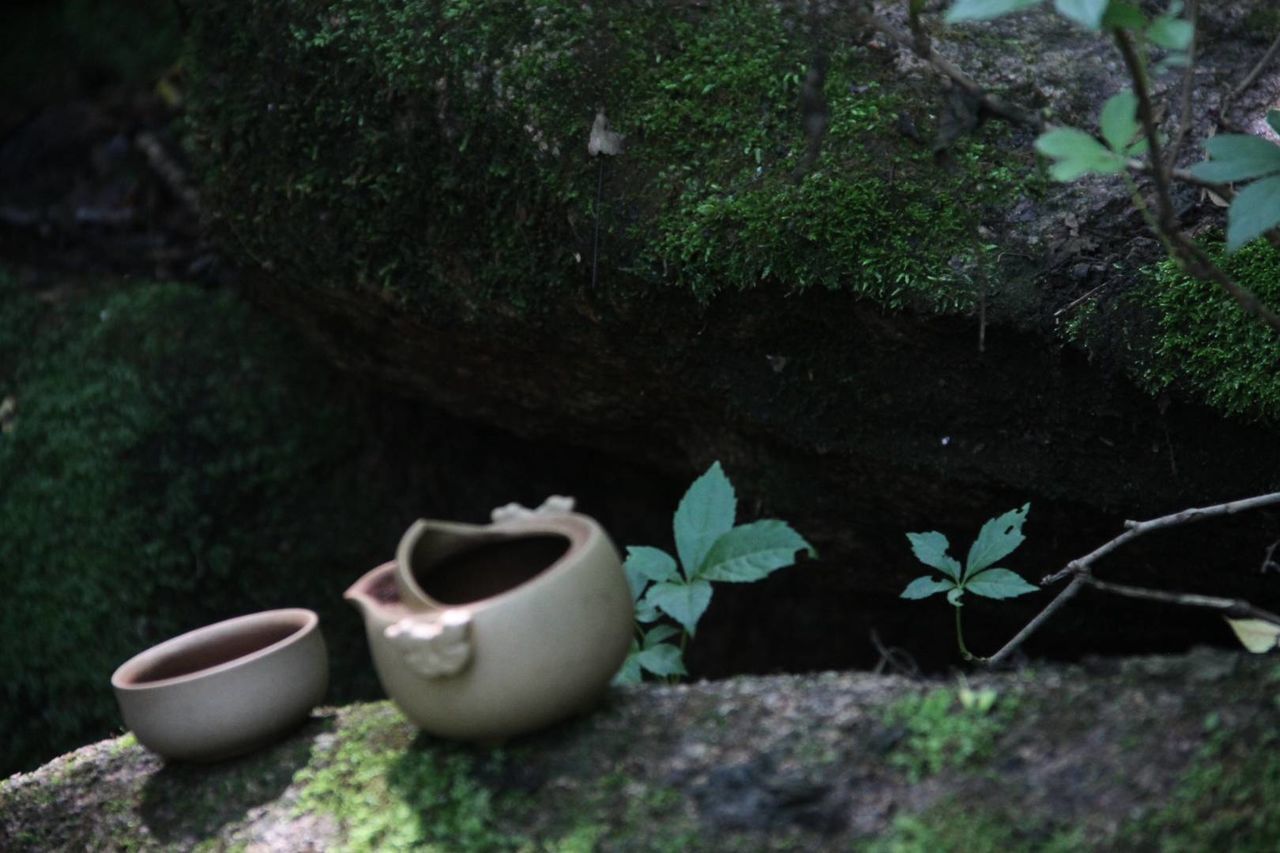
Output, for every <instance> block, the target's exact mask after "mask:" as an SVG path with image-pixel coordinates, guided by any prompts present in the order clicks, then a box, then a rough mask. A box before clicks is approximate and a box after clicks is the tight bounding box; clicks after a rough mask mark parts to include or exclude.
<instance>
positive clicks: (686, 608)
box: [644, 580, 711, 637]
mask: <svg viewBox="0 0 1280 853" xmlns="http://www.w3.org/2000/svg"><path fill="white" fill-rule="evenodd" d="M644 600H645V601H647V602H649V603H650V604H652V605H653V606H654V607H656V608H658V609H659V610H661V611H662V612H663V613H665V614H667V615H668V616H670V617H671V618H672V619H674V620H676V622H677V623H679V624H680V626H681V627H682V628H684V629H685V631H687V632H688V634H689V636H690V637H692V636H693V634H694V630H695V629H696V628H697V627H698V620H699V619H701V618H702V614H703V613H705V612H706V611H707V605H709V604H710V603H711V584H709V583H707V582H706V581H704V580H695V581H689V582H688V583H656V584H654V585H653V586H651V587H649V591H648V592H647V593H646V594H645V597H644Z"/></svg>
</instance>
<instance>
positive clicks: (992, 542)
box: [902, 503, 1038, 607]
mask: <svg viewBox="0 0 1280 853" xmlns="http://www.w3.org/2000/svg"><path fill="white" fill-rule="evenodd" d="M1030 509H1031V504H1029V503H1027V504H1023V505H1022V507H1021V509H1012V510H1009V511H1008V512H1006V513H1004V514H1003V515H998V516H996V517H995V518H992V519H988V521H987V523H986V524H984V525H982V529H981V530H980V531H978V538H977V539H975V540H974V542H973V545H971V546H970V547H969V554H968V556H967V557H966V558H965V564H964V566H963V567H961V565H960V563H959V561H958V560H956V558H955V557H952V556H951V555H950V554H948V553H947V551H948V550H949V549H950V547H951V545H950V543H949V542H948V541H947V537H946V536H944V535H943V534H941V533H939V532H938V531H936V530H934V531H930V532H928V533H908V534H907V540H908V541H909V542H910V543H911V550H912V552H913V553H914V554H915V555H916V559H918V560H919V561H920V562H922V563H924V564H925V565H926V566H929V567H931V568H934V569H937V570H938V571H939V572H941V573H942V575H943V576H942V577H941V578H937V577H934V576H933V575H921V576H920V577H918V578H916V579H915V580H913V581H912V582H911V583H909V584H907V588H906V589H904V590H903V591H902V597H903V598H908V599H920V598H928V597H929V596H931V595H933V594H935V593H939V592H945V593H946V594H947V601H949V602H951V604H952V605H953V606H955V607H962V606H963V604H962V602H961V598H962V597H963V596H964V594H965V593H966V592H970V593H973V594H974V595H980V596H983V597H984V598H996V599H1003V598H1016V597H1017V596H1019V595H1025V594H1026V593H1028V592H1035V591H1036V590H1037V589H1038V587H1036V586H1035V585H1034V584H1030V583H1027V582H1026V581H1025V580H1023V579H1022V577H1021V576H1019V575H1018V574H1017V573H1015V572H1012V571H1010V570H1008V569H1002V568H996V567H995V564H996V562H997V561H998V560H1001V559H1003V558H1005V557H1007V556H1008V555H1009V554H1011V553H1013V551H1014V550H1015V549H1017V547H1018V546H1019V545H1021V544H1022V543H1023V541H1024V540H1025V539H1026V537H1025V536H1024V535H1023V534H1022V523H1023V522H1024V521H1026V518H1027V512H1028V511H1030Z"/></svg>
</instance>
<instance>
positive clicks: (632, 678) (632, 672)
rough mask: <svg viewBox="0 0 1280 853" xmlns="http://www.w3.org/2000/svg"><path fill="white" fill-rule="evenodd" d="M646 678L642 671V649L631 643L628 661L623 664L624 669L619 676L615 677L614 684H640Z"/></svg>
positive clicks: (633, 642)
mask: <svg viewBox="0 0 1280 853" xmlns="http://www.w3.org/2000/svg"><path fill="white" fill-rule="evenodd" d="M643 678H644V676H643V674H642V673H641V671H640V647H639V646H637V645H636V644H635V641H632V643H631V651H630V652H628V653H627V659H626V660H624V661H623V662H622V668H621V669H619V670H618V674H617V675H615V676H614V677H613V683H614V684H639V683H640V682H641V680H643Z"/></svg>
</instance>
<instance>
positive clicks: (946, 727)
mask: <svg viewBox="0 0 1280 853" xmlns="http://www.w3.org/2000/svg"><path fill="white" fill-rule="evenodd" d="M965 695H966V696H972V697H973V698H971V699H970V701H967V702H966V701H961V697H960V696H959V695H957V694H956V693H954V692H953V691H951V690H947V689H943V688H939V689H936V690H931V691H929V692H928V693H925V694H912V695H910V696H907V697H905V698H903V699H901V700H900V701H898V702H896V703H894V704H893V705H891V706H890V707H889V708H888V709H887V710H886V712H885V723H886V724H887V725H889V726H890V727H894V728H900V729H901V730H902V732H903V736H902V741H901V742H900V743H899V745H898V746H897V747H896V748H895V749H894V751H893V752H891V753H890V755H889V763H890V765H892V766H893V767H896V768H898V769H899V770H901V771H903V772H904V773H905V774H906V775H907V778H908V779H909V780H910V781H911V782H912V783H915V782H918V781H920V780H921V779H923V778H925V777H927V776H931V775H933V774H935V773H939V772H941V771H942V770H945V769H949V768H964V767H969V766H973V765H975V764H977V763H978V762H980V761H981V760H982V759H985V758H988V757H990V756H991V754H992V753H993V750H994V748H995V743H996V739H997V737H998V736H999V734H1000V733H1001V732H1003V731H1004V730H1005V728H1006V726H1007V724H1008V722H1009V719H1010V717H1011V716H1012V714H1013V713H1014V711H1015V710H1016V708H1017V700H1016V698H1015V697H1011V696H1003V697H996V696H994V694H990V693H988V694H986V696H987V697H988V698H989V699H990V700H993V701H990V702H988V701H987V700H986V699H981V700H980V699H978V698H977V696H975V695H974V694H972V693H968V694H965ZM978 695H982V691H979V693H978Z"/></svg>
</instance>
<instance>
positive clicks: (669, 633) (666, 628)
mask: <svg viewBox="0 0 1280 853" xmlns="http://www.w3.org/2000/svg"><path fill="white" fill-rule="evenodd" d="M679 633H680V632H679V631H677V630H676V629H675V628H672V627H671V626H670V625H658V626H656V627H653V628H650V629H649V630H648V631H646V632H645V635H644V643H643V645H644V647H645V648H646V649H648V648H652V647H653V646H656V645H658V643H661V642H662V641H663V640H670V639H671V638H672V637H674V636H675V635H676V634H679Z"/></svg>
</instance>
